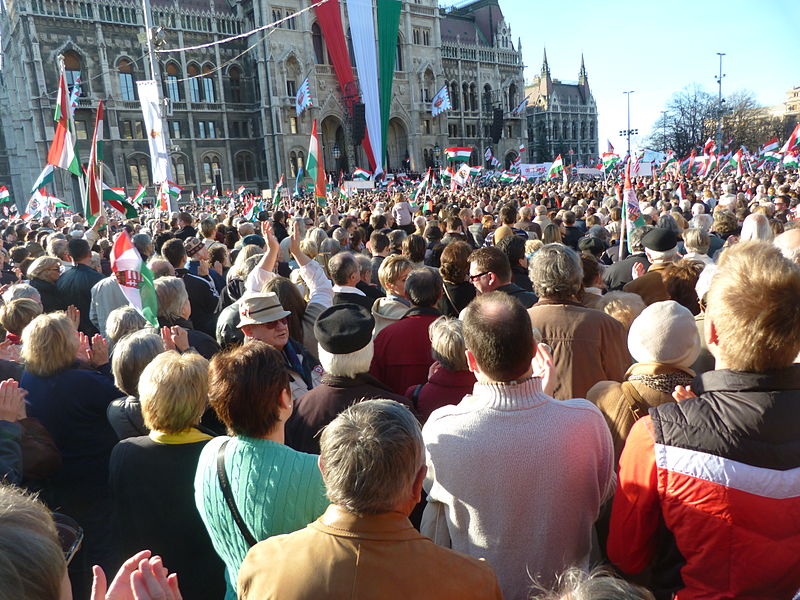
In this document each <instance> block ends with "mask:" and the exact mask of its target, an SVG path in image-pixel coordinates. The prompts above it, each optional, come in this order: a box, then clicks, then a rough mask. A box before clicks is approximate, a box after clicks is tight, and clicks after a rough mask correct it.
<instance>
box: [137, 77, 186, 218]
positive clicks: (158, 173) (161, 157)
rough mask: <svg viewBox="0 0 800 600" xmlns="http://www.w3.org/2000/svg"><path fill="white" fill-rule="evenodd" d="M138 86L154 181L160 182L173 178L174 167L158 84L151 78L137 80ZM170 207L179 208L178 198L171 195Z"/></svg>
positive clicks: (172, 208)
mask: <svg viewBox="0 0 800 600" xmlns="http://www.w3.org/2000/svg"><path fill="white" fill-rule="evenodd" d="M136 87H137V89H138V91H139V101H140V102H141V104H142V115H143V116H144V128H145V132H147V143H148V145H149V147H150V164H151V165H152V171H153V183H155V184H159V183H161V182H162V181H168V180H170V179H172V167H171V165H170V161H169V151H168V149H167V132H166V131H164V125H163V123H164V122H163V121H162V119H161V103H160V102H159V98H158V84H157V83H156V82H155V81H153V80H151V79H149V80H146V81H137V82H136ZM168 209H169V210H170V211H175V210H178V202H177V199H175V200H173V199H172V198H171V197H170V199H169V207H168Z"/></svg>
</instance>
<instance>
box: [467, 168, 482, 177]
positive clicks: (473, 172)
mask: <svg viewBox="0 0 800 600" xmlns="http://www.w3.org/2000/svg"><path fill="white" fill-rule="evenodd" d="M481 171H483V167H470V168H469V174H470V176H472V177H478V176H479V175H480V174H481Z"/></svg>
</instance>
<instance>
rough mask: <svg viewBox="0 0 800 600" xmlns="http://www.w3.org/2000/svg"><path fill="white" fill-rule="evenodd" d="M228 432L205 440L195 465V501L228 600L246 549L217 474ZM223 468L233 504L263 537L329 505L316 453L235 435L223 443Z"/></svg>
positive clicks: (299, 526)
mask: <svg viewBox="0 0 800 600" xmlns="http://www.w3.org/2000/svg"><path fill="white" fill-rule="evenodd" d="M226 439H229V438H227V437H224V436H222V437H217V438H214V439H213V440H211V441H210V442H208V444H206V446H205V448H203V452H202V453H201V454H200V460H199V461H198V464H197V475H196V476H195V480H194V493H195V503H196V504H197V510H198V511H199V512H200V517H201V518H202V519H203V522H204V523H205V525H206V529H208V533H209V535H210V536H211V541H212V543H213V544H214V549H215V550H216V551H217V554H219V556H220V557H221V558H222V560H223V561H224V562H225V566H226V570H227V578H228V590H227V594H226V596H225V598H226V600H235V598H236V579H237V577H238V574H239V566H240V565H241V564H242V561H243V560H244V557H245V555H246V554H247V551H248V550H249V548H248V546H247V542H245V541H244V538H243V537H242V534H241V533H240V531H239V528H238V527H237V526H236V523H235V522H234V520H233V517H231V513H230V510H229V509H228V506H227V504H225V499H224V497H223V496H222V490H221V489H220V486H219V480H218V479H217V452H218V450H219V447H220V445H221V444H222V443H223V442H224V441H225V440H226ZM225 469H226V472H227V474H228V479H229V480H230V483H231V491H232V492H233V497H234V499H235V500H236V506H237V508H238V509H239V512H240V513H241V515H242V518H243V519H244V522H245V523H246V524H247V527H248V528H249V529H250V532H251V533H252V534H253V536H254V537H255V538H256V539H257V540H259V541H261V540H265V539H267V538H268V537H270V536H273V535H279V534H283V533H291V532H293V531H297V530H298V529H302V528H304V527H305V526H306V525H308V524H309V523H311V522H312V521H315V520H316V519H317V517H319V516H320V515H321V514H322V513H323V512H325V509H326V508H327V506H328V499H327V498H326V497H325V485H324V484H323V482H322V475H321V473H320V471H319V467H318V466H317V457H316V456H315V455H313V454H304V453H302V452H297V451H295V450H292V449H291V448H289V447H288V446H284V445H283V444H278V443H277V442H272V441H269V440H261V439H254V438H247V437H234V438H233V439H232V441H231V442H230V443H229V444H228V446H227V447H226V448H225Z"/></svg>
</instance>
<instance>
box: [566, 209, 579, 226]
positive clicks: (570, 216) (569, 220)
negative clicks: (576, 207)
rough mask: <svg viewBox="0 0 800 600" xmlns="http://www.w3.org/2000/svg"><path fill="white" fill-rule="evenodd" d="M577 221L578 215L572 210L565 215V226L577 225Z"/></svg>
mask: <svg viewBox="0 0 800 600" xmlns="http://www.w3.org/2000/svg"><path fill="white" fill-rule="evenodd" d="M575 219H577V215H576V214H575V213H574V212H572V211H571V210H568V211H566V212H565V213H564V225H575Z"/></svg>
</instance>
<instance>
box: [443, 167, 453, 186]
mask: <svg viewBox="0 0 800 600" xmlns="http://www.w3.org/2000/svg"><path fill="white" fill-rule="evenodd" d="M453 175H455V171H453V170H452V169H450V168H447V169H441V170H440V171H439V179H441V180H442V184H446V183H450V180H451V179H452V178H453Z"/></svg>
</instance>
